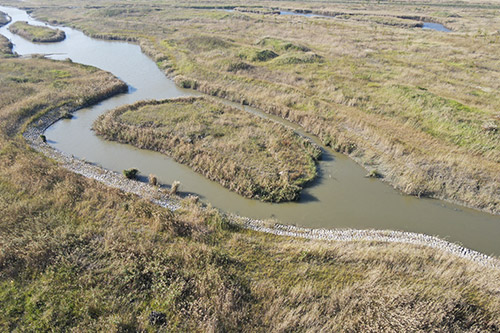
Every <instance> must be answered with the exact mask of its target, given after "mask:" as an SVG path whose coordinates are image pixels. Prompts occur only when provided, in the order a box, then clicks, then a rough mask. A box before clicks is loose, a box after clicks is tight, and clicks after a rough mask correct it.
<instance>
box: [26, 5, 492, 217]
mask: <svg viewBox="0 0 500 333" xmlns="http://www.w3.org/2000/svg"><path fill="white" fill-rule="evenodd" d="M70 2H71V1H70ZM30 3H32V4H35V5H36V4H37V3H38V4H40V3H44V1H42V0H40V1H32V2H30ZM45 4H46V3H45ZM57 4H58V3H57V2H55V3H54V4H53V5H51V6H49V7H43V8H39V9H36V10H35V13H36V15H37V16H38V17H41V18H45V19H47V20H49V21H51V20H57V21H58V22H64V23H65V24H70V25H73V26H76V27H78V28H79V29H82V30H84V31H85V32H86V33H87V34H89V35H91V36H97V37H100V38H110V39H123V40H134V41H136V42H137V43H139V44H140V45H141V47H142V49H143V50H144V51H145V52H146V53H147V54H149V55H150V56H151V57H152V58H153V59H155V60H156V61H157V63H158V66H160V67H161V68H163V69H164V70H165V71H166V72H167V73H168V74H169V75H171V76H174V77H175V78H176V81H177V82H178V83H179V84H180V85H181V86H183V87H191V88H194V89H198V90H200V91H202V92H205V93H208V94H211V95H216V96H219V97H222V98H226V99H230V100H233V101H237V102H242V103H245V104H250V105H253V106H256V107H258V108H260V109H262V110H265V111H266V112H269V113H272V114H275V115H279V116H281V117H284V118H286V119H288V120H290V121H292V122H295V123H297V124H299V125H301V126H302V127H303V128H305V129H306V130H307V131H308V132H310V133H312V134H315V135H318V136H320V137H321V138H322V140H323V141H324V143H325V144H327V145H329V146H331V147H332V148H334V149H335V150H337V151H339V152H343V153H345V154H348V155H350V156H351V157H352V158H353V159H355V160H356V161H357V162H358V163H360V164H361V165H363V166H364V167H366V168H367V169H369V170H371V169H376V170H377V172H379V174H380V175H381V177H382V178H381V179H382V180H384V181H387V182H389V183H391V184H392V185H393V186H394V187H396V188H398V189H400V190H401V191H402V192H404V193H407V194H411V195H416V196H430V197H436V198H443V199H447V200H450V201H454V202H458V203H461V204H464V205H468V206H472V207H475V208H478V209H483V210H486V211H489V212H494V213H498V212H499V207H500V194H499V193H498V188H499V187H500V179H499V177H500V176H499V175H500V160H499V156H500V146H499V142H500V140H499V135H500V132H499V131H498V130H497V129H498V126H499V122H500V118H499V117H500V116H499V114H498V109H499V107H500V99H499V97H498V94H497V93H496V92H497V91H499V90H500V86H499V82H500V72H499V70H498V68H500V65H499V61H500V59H499V57H498V55H499V54H500V50H499V45H500V44H499V34H498V31H499V30H500V22H499V19H498V16H497V15H493V14H492V11H494V10H495V8H496V7H495V5H494V4H490V3H488V2H481V1H477V2H474V3H471V4H456V3H451V2H448V1H436V2H433V5H432V6H423V5H419V4H418V3H413V2H402V3H398V4H395V3H394V4H393V3H387V4H384V5H381V6H379V5H377V4H375V3H372V2H367V3H364V4H357V3H356V4H351V3H347V2H346V3H342V2H339V3H335V4H326V3H323V2H321V3H319V2H318V3H315V2H279V3H278V2H276V3H275V2H266V3H262V4H257V3H256V4H255V6H258V7H262V8H269V9H272V10H274V9H275V8H279V9H281V10H290V11H298V12H307V11H310V12H312V13H325V14H326V13H330V14H335V13H341V15H332V16H334V17H333V18H322V17H311V18H309V17H302V16H293V15H286V16H285V15H265V14H262V13H253V12H251V11H252V10H250V11H246V12H242V11H232V12H227V11H223V10H218V9H214V6H213V4H212V5H211V4H207V5H206V6H203V5H200V4H198V3H197V4H191V3H183V4H182V5H181V4H179V3H178V2H174V1H172V2H165V3H164V4H162V5H155V6H154V8H153V6H150V5H147V4H139V3H136V2H126V1H125V2H120V3H107V4H106V5H102V6H100V7H93V6H85V5H82V4H81V3H75V5H76V6H77V7H78V8H79V10H73V9H70V8H69V7H67V6H64V7H63V6H57ZM227 5H228V4H225V3H220V4H218V6H219V7H220V8H226V6H227ZM231 5H233V8H234V7H245V5H244V4H243V3H241V6H239V5H240V4H238V3H233V4H231ZM52 6H53V7H52ZM216 7H217V6H216ZM247 7H248V6H247ZM249 9H251V8H249ZM424 20H425V21H426V22H439V23H442V24H445V25H446V27H449V28H451V29H452V30H453V33H442V32H438V31H429V30H422V29H415V28H410V27H409V26H408V25H401V24H393V23H392V22H396V21H397V22H399V21H404V22H406V21H408V22H409V23H411V24H413V23H418V22H422V21H424ZM411 24H410V25H411ZM286 45H289V46H288V47H285V46H286ZM306 50H307V51H306ZM479 55H481V56H479Z"/></svg>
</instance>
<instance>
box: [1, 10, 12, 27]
mask: <svg viewBox="0 0 500 333" xmlns="http://www.w3.org/2000/svg"><path fill="white" fill-rule="evenodd" d="M9 22H10V17H9V15H7V14H5V13H4V12H2V11H0V27H1V26H3V25H6V24H7V23H9Z"/></svg>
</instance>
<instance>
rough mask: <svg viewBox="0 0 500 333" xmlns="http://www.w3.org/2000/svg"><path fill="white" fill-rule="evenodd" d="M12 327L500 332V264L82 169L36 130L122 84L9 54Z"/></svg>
mask: <svg viewBox="0 0 500 333" xmlns="http://www.w3.org/2000/svg"><path fill="white" fill-rule="evenodd" d="M0 87H2V89H0V216H2V219H0V248H1V251H0V304H2V306H1V307H0V331H16V330H18V331H69V330H73V331H76V332H79V331H106V332H125V331H127V332H132V331H149V332H154V331H158V330H160V331H252V332H259V331H262V332H268V331H278V332H280V331H281V332H284V331H320V330H324V331H339V330H344V331H370V330H377V331H416V330H422V331H428V330H436V331H496V330H498V328H499V327H500V313H499V309H500V297H499V296H498V295H499V294H500V284H499V281H500V271H499V269H494V268H489V267H482V266H479V265H478V264H475V263H473V262H470V261H467V260H464V259H460V258H456V257H454V256H451V255H448V254H445V253H442V252H440V251H438V250H433V249H429V248H425V247H416V246H410V245H401V244H388V243H377V242H318V241H307V240H300V239H290V238H286V237H278V236H272V235H268V234H263V233H257V232H252V231H248V230H240V229H237V228H236V227H234V226H231V225H230V224H228V223H227V221H226V220H225V219H224V218H223V217H222V216H221V215H220V214H219V213H218V212H217V211H216V210H215V209H210V208H208V209H206V210H203V209H201V208H200V206H199V205H198V204H196V203H194V202H193V201H189V200H186V201H184V203H183V208H182V209H180V210H179V211H176V212H171V211H168V210H166V209H164V208H161V207H158V206H155V205H153V204H151V203H150V202H148V201H145V200H142V199H139V198H138V197H136V196H134V195H131V194H126V193H123V192H120V191H118V190H114V189H110V188H106V187H105V186H104V185H102V184H100V183H98V182H96V181H93V180H89V179H86V178H84V177H82V176H79V175H76V174H73V173H71V172H69V171H67V170H65V169H63V168H61V167H60V166H58V165H57V164H56V163H54V162H53V161H51V160H49V159H47V158H46V157H44V156H42V155H40V154H39V153H37V152H35V151H33V150H32V149H30V148H29V147H28V146H27V144H26V142H25V141H24V139H23V138H22V136H21V135H20V131H22V130H23V128H25V127H26V124H27V123H28V122H30V121H36V119H37V118H38V117H39V116H40V115H41V114H43V113H44V112H48V111H49V110H56V112H61V110H62V109H65V108H66V109H70V108H75V107H78V106H80V105H84V104H88V103H90V102H91V101H97V100H99V99H101V98H103V97H104V96H107V95H110V94H111V93H112V92H113V91H120V90H121V89H122V86H121V83H120V82H119V81H118V80H117V79H116V78H113V77H112V76H111V75H109V74H108V73H104V72H101V71H98V70H96V69H95V68H91V67H88V66H81V65H77V64H73V63H71V62H56V61H51V60H46V59H16V58H12V59H2V61H0Z"/></svg>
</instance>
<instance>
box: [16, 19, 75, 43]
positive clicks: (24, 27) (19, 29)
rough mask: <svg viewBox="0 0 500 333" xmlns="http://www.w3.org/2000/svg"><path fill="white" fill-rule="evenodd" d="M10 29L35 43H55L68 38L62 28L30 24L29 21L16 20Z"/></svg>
mask: <svg viewBox="0 0 500 333" xmlns="http://www.w3.org/2000/svg"><path fill="white" fill-rule="evenodd" d="M9 30H10V32H12V33H14V34H17V35H19V36H21V37H23V38H25V39H27V40H29V41H31V42H33V43H55V42H60V41H63V40H64V39H65V38H66V34H65V33H64V31H62V30H59V29H52V28H49V27H43V26H35V25H30V24H28V22H20V21H18V22H15V23H13V24H12V25H10V26H9Z"/></svg>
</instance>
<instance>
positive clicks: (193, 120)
mask: <svg viewBox="0 0 500 333" xmlns="http://www.w3.org/2000/svg"><path fill="white" fill-rule="evenodd" d="M93 128H94V130H95V131H96V133H97V134H98V135H100V136H103V137H104V138H106V139H109V140H115V141H119V142H123V143H130V144H132V145H134V146H136V147H139V148H145V149H151V150H155V151H159V152H162V153H165V154H167V155H169V156H171V157H173V158H174V159H175V160H176V161H178V162H180V163H183V164H187V165H189V166H190V167H191V168H192V169H193V170H195V171H197V172H199V173H201V174H203V175H205V176H206V177H208V178H209V179H211V180H214V181H217V182H219V183H220V184H221V185H222V186H224V187H227V188H229V189H231V190H233V191H236V192H238V193H240V194H242V195H244V196H246V197H249V198H257V199H260V200H263V201H272V202H282V201H291V200H296V199H298V197H299V194H300V191H301V189H302V187H303V186H304V185H305V184H306V183H307V182H309V181H311V180H312V179H314V177H315V176H316V164H315V162H316V161H317V160H318V159H319V158H320V156H321V150H320V149H319V148H318V147H317V146H316V145H315V144H314V143H312V142H310V141H309V140H308V139H306V138H303V137H301V136H299V135H298V134H296V133H294V132H293V130H292V129H289V128H286V127H285V126H283V125H281V124H278V123H275V122H273V121H271V120H265V119H262V118H261V117H258V116H256V115H252V114H251V113H248V112H246V111H243V110H240V109H236V108H234V107H230V106H227V105H224V104H222V103H221V102H218V101H216V100H215V99H212V98H207V97H205V98H178V99H173V100H163V101H145V102H138V103H136V104H133V105H130V106H124V107H120V108H118V109H116V110H113V111H111V112H109V113H108V114H105V115H103V116H101V117H99V119H98V120H97V121H96V122H95V123H94V126H93Z"/></svg>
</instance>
